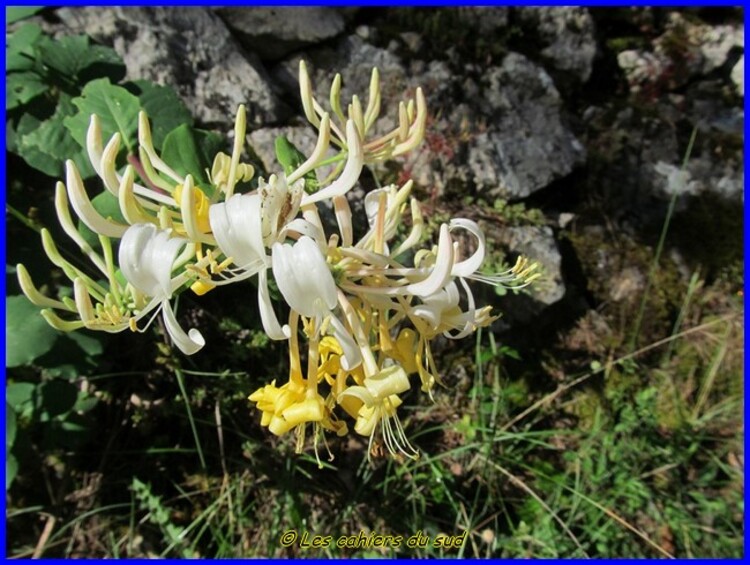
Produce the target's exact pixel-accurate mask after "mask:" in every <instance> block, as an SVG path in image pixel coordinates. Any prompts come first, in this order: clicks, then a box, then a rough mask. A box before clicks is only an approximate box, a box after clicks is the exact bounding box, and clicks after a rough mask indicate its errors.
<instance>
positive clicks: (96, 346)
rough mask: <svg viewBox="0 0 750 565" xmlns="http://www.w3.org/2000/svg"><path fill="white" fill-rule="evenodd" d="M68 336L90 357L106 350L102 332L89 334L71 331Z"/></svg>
mask: <svg viewBox="0 0 750 565" xmlns="http://www.w3.org/2000/svg"><path fill="white" fill-rule="evenodd" d="M68 337H69V338H70V339H72V340H73V341H74V342H76V345H78V347H79V348H81V350H82V351H83V352H84V353H85V354H86V355H88V356H89V357H96V356H97V355H101V354H102V351H104V345H103V343H102V336H101V332H97V333H96V335H89V334H85V333H83V332H71V333H69V334H68Z"/></svg>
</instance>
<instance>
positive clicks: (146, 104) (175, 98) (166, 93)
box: [125, 80, 193, 150]
mask: <svg viewBox="0 0 750 565" xmlns="http://www.w3.org/2000/svg"><path fill="white" fill-rule="evenodd" d="M130 85H131V86H132V89H133V90H135V94H136V95H137V96H138V100H139V102H140V103H141V108H142V109H143V111H144V112H146V115H147V116H148V118H149V120H150V121H151V135H152V136H153V141H154V147H156V149H157V150H161V148H162V145H163V144H164V138H166V137H167V134H168V133H169V132H170V131H172V130H173V129H175V128H177V127H179V126H181V125H183V124H187V125H189V126H192V125H193V116H192V115H191V114H190V110H188V109H187V106H185V103H184V102H183V101H182V98H180V97H179V95H178V94H177V93H176V92H175V91H174V89H173V88H171V87H169V86H161V85H158V84H154V83H153V82H150V81H147V80H136V81H133V82H132V83H130ZM128 86H129V85H127V84H126V85H125V87H126V88H128Z"/></svg>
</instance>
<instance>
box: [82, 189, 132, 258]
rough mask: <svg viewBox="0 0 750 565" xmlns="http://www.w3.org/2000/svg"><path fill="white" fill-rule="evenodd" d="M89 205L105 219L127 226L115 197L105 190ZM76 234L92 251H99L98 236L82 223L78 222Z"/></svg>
mask: <svg viewBox="0 0 750 565" xmlns="http://www.w3.org/2000/svg"><path fill="white" fill-rule="evenodd" d="M91 204H92V205H93V206H94V209H95V210H96V211H97V212H99V213H100V214H101V215H102V216H104V217H105V218H109V219H111V220H113V221H115V222H119V223H121V224H127V221H125V217H124V216H123V215H122V210H120V203H119V202H118V200H117V197H116V196H115V195H114V194H112V193H111V192H109V191H108V190H105V191H104V192H102V193H100V194H98V195H97V196H95V197H94V198H92V199H91ZM78 232H79V233H80V234H81V235H82V236H83V239H85V240H86V242H87V243H88V244H89V245H90V246H91V247H93V248H94V249H99V248H100V247H101V245H100V244H99V236H98V235H97V234H96V233H94V232H93V231H91V230H90V229H89V228H88V226H87V225H86V224H84V223H83V222H78Z"/></svg>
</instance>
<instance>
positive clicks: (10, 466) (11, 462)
mask: <svg viewBox="0 0 750 565" xmlns="http://www.w3.org/2000/svg"><path fill="white" fill-rule="evenodd" d="M17 474H18V461H17V460H16V458H15V456H14V455H13V454H12V453H9V454H8V458H7V459H6V460H5V490H8V489H9V488H10V485H12V484H13V479H15V478H16V475H17Z"/></svg>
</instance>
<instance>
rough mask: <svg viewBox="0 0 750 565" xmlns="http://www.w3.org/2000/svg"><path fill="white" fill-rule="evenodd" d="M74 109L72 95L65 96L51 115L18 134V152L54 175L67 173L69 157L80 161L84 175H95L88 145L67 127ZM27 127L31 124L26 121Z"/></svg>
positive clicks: (78, 162)
mask: <svg viewBox="0 0 750 565" xmlns="http://www.w3.org/2000/svg"><path fill="white" fill-rule="evenodd" d="M74 112H75V108H74V107H73V105H72V103H71V102H70V99H69V98H68V97H61V98H60V102H59V104H58V105H57V108H56V110H55V114H54V115H53V116H52V117H51V118H49V119H47V120H44V121H42V122H38V123H36V125H35V127H33V128H30V131H29V132H28V133H26V134H22V135H21V134H19V135H18V136H17V138H16V142H15V144H16V146H15V150H16V152H17V153H18V154H19V155H20V156H21V157H23V159H24V160H25V161H26V162H27V163H28V164H29V165H30V166H31V167H34V168H35V169H38V170H40V171H42V172H43V173H45V174H48V175H49V176H52V177H62V176H63V175H64V173H65V161H66V160H67V159H72V160H73V161H74V162H75V163H76V165H77V166H78V170H79V171H80V173H81V176H82V177H83V178H88V177H90V176H93V174H94V169H93V167H92V166H91V164H90V163H89V161H88V157H87V154H86V152H85V149H84V148H83V147H82V146H80V145H79V144H78V143H77V142H76V141H75V139H73V137H72V136H71V135H70V132H69V131H68V129H67V128H66V127H65V119H66V118H68V117H69V116H71V115H73V113H74ZM24 117H25V116H24ZM20 129H21V127H20V123H19V130H20ZM23 129H24V130H26V129H29V128H28V126H26V125H25V126H24V128H23Z"/></svg>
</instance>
